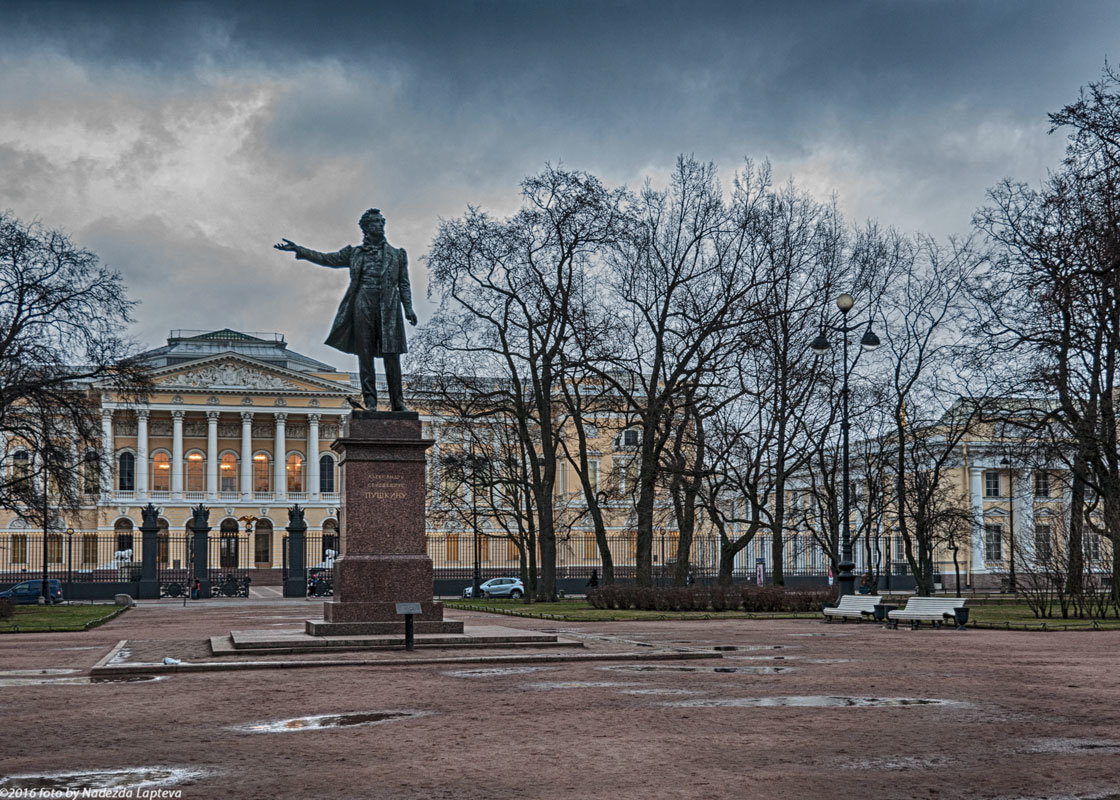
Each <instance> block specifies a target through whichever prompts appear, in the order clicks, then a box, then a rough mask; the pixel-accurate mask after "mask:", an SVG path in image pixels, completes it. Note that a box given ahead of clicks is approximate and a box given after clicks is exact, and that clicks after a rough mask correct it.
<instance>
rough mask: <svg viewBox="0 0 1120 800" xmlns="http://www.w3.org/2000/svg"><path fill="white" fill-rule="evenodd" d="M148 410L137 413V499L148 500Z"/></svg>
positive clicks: (139, 410)
mask: <svg viewBox="0 0 1120 800" xmlns="http://www.w3.org/2000/svg"><path fill="white" fill-rule="evenodd" d="M148 413H149V412H148V409H146V408H141V409H138V410H137V412H136V497H137V498H138V499H140V500H147V499H148V485H149V484H148Z"/></svg>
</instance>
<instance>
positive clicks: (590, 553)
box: [583, 531, 599, 560]
mask: <svg viewBox="0 0 1120 800" xmlns="http://www.w3.org/2000/svg"><path fill="white" fill-rule="evenodd" d="M598 556H599V545H598V544H597V543H596V542H595V534H594V533H591V532H590V531H588V532H587V533H584V534H583V557H584V558H585V559H589V560H594V559H596V558H598Z"/></svg>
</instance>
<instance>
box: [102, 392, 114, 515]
mask: <svg viewBox="0 0 1120 800" xmlns="http://www.w3.org/2000/svg"><path fill="white" fill-rule="evenodd" d="M113 472H114V470H113V409H111V408H103V409H101V494H102V496H103V497H105V496H107V495H109V494H110V493H112V491H113Z"/></svg>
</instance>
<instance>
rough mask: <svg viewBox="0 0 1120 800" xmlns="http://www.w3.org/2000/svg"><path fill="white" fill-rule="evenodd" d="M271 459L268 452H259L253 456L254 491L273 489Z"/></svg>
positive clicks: (269, 490)
mask: <svg viewBox="0 0 1120 800" xmlns="http://www.w3.org/2000/svg"><path fill="white" fill-rule="evenodd" d="M270 463H271V459H269V457H268V453H257V454H256V455H254V456H253V491H254V492H271V491H272V470H271V469H270V468H269V465H270Z"/></svg>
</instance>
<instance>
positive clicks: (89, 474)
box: [82, 453, 101, 495]
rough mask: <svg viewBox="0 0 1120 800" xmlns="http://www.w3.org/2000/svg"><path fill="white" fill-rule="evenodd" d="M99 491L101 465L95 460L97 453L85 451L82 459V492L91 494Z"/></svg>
mask: <svg viewBox="0 0 1120 800" xmlns="http://www.w3.org/2000/svg"><path fill="white" fill-rule="evenodd" d="M100 493H101V465H100V463H98V460H97V453H86V457H85V459H84V460H83V461H82V494H86V495H93V494H100Z"/></svg>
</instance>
